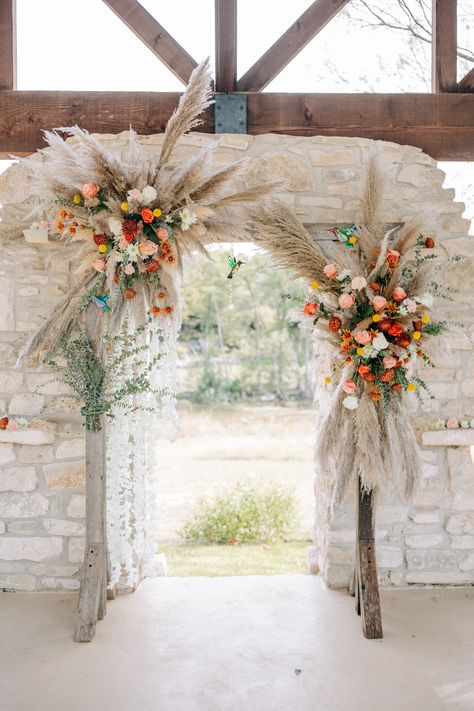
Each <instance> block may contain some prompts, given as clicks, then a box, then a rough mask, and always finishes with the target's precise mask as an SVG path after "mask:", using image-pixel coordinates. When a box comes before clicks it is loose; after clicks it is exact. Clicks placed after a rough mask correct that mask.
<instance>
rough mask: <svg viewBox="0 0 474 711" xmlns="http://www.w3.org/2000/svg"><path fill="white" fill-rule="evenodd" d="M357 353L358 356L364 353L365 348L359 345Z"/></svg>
mask: <svg viewBox="0 0 474 711" xmlns="http://www.w3.org/2000/svg"><path fill="white" fill-rule="evenodd" d="M357 355H360V356H363V355H365V348H361V347H360V346H359V348H358V349H357Z"/></svg>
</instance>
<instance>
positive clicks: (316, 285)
mask: <svg viewBox="0 0 474 711" xmlns="http://www.w3.org/2000/svg"><path fill="white" fill-rule="evenodd" d="M318 286H319V284H318V282H317V281H312V282H311V284H310V287H311V289H312V290H313V291H316V289H317V288H318Z"/></svg>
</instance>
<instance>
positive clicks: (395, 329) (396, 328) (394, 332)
mask: <svg viewBox="0 0 474 711" xmlns="http://www.w3.org/2000/svg"><path fill="white" fill-rule="evenodd" d="M388 333H389V334H390V335H391V336H395V337H396V336H399V335H400V334H401V333H403V326H402V325H401V323H392V325H391V326H390V328H389V329H388Z"/></svg>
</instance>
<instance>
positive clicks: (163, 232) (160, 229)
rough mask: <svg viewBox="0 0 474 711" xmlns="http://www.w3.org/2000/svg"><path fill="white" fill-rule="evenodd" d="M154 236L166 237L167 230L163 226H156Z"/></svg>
mask: <svg viewBox="0 0 474 711" xmlns="http://www.w3.org/2000/svg"><path fill="white" fill-rule="evenodd" d="M156 236H157V237H158V239H161V240H163V239H168V230H165V228H164V227H158V229H157V230H156Z"/></svg>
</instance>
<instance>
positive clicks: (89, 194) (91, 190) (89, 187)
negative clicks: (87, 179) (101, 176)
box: [81, 183, 100, 200]
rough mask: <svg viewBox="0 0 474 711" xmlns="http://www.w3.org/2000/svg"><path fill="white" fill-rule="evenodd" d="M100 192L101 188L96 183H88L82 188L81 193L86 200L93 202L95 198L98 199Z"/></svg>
mask: <svg viewBox="0 0 474 711" xmlns="http://www.w3.org/2000/svg"><path fill="white" fill-rule="evenodd" d="M99 190H100V188H99V186H98V185H96V184H95V183H86V184H85V185H83V186H82V190H81V192H82V194H83V195H84V197H85V198H87V199H89V200H93V199H94V198H95V197H97V194H98V192H99Z"/></svg>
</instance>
